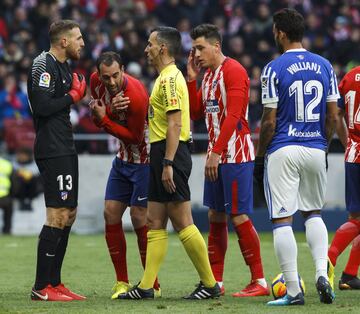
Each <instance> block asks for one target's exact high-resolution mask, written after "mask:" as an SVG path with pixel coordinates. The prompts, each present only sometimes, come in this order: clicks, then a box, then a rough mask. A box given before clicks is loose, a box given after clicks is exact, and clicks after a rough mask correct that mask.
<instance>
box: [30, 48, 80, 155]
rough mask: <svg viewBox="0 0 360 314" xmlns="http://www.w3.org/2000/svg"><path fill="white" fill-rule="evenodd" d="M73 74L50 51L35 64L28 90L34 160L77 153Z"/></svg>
mask: <svg viewBox="0 0 360 314" xmlns="http://www.w3.org/2000/svg"><path fill="white" fill-rule="evenodd" d="M71 84H72V72H71V69H70V66H69V65H68V63H67V62H64V63H61V62H59V61H57V60H56V58H55V57H54V56H53V55H52V54H51V53H49V52H42V53H41V54H40V55H39V56H38V57H36V58H35V59H34V61H33V63H32V66H31V70H30V73H29V76H28V82H27V88H28V97H29V101H30V107H31V111H32V114H33V120H34V126H35V131H36V139H35V148H34V155H35V159H44V158H52V157H60V156H66V155H74V154H76V150H75V144H74V139H73V132H72V125H71V122H70V105H71V104H72V103H73V100H72V98H71V96H70V95H68V94H67V92H68V91H69V90H70V89H71Z"/></svg>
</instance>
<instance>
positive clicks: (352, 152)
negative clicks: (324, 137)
mask: <svg viewBox="0 0 360 314" xmlns="http://www.w3.org/2000/svg"><path fill="white" fill-rule="evenodd" d="M339 91H340V94H341V96H342V99H341V101H340V102H339V107H340V108H339V115H340V117H341V119H340V121H339V122H340V123H338V125H337V130H336V131H337V133H338V135H339V138H340V140H341V143H342V144H343V145H344V147H345V148H346V151H345V198H346V209H347V210H348V211H349V218H348V221H347V222H345V223H344V224H342V225H341V226H340V227H339V228H338V229H337V231H336V233H335V236H334V239H333V240H332V242H331V245H330V248H329V251H328V256H329V260H330V262H331V264H332V266H335V265H336V261H337V258H338V256H339V255H340V254H341V253H342V252H343V251H344V250H345V248H346V247H347V246H348V245H349V244H350V243H351V242H352V248H351V252H350V257H349V260H348V262H347V265H346V267H345V269H344V271H343V273H342V276H341V279H340V281H339V289H342V290H343V289H344V290H345V289H360V279H359V278H358V277H357V273H358V270H359V265H360V195H359V189H360V66H358V67H356V68H354V69H352V70H351V71H349V72H348V73H347V74H346V75H345V76H344V78H343V79H342V80H341V82H340V84H339ZM345 121H346V124H345ZM330 269H331V270H332V269H333V267H330ZM333 273H334V272H333V271H331V272H330V273H328V275H329V279H330V280H331V281H332V282H331V283H332V284H333V281H334V276H333ZM330 275H332V276H330Z"/></svg>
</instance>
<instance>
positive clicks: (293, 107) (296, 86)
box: [261, 49, 340, 153]
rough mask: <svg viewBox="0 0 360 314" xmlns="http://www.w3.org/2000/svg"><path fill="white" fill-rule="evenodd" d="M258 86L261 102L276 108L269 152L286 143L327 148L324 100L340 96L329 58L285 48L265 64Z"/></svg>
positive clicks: (333, 99) (334, 99)
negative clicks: (259, 86) (284, 50)
mask: <svg viewBox="0 0 360 314" xmlns="http://www.w3.org/2000/svg"><path fill="white" fill-rule="evenodd" d="M261 89H262V95H261V98H262V103H263V105H264V106H265V107H270V108H277V112H276V115H277V117H276V130H275V135H274V137H273V139H272V141H271V143H270V144H269V146H268V150H267V152H268V153H271V152H274V151H275V150H277V149H279V148H280V147H283V146H287V145H301V146H306V147H313V148H319V149H323V150H325V149H326V147H327V141H326V133H325V118H326V103H327V102H332V101H337V99H338V98H339V97H340V96H339V91H338V86H337V81H336V75H335V73H334V70H333V68H332V66H331V64H330V63H329V61H327V60H326V59H325V58H323V57H321V56H319V55H316V54H314V53H311V52H309V51H307V50H305V49H291V50H288V51H286V52H285V53H284V54H282V55H281V56H280V57H279V58H277V59H275V60H273V61H271V62H270V63H268V64H267V65H266V66H265V68H264V69H263V72H262V75H261Z"/></svg>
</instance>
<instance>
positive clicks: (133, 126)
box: [90, 72, 150, 164]
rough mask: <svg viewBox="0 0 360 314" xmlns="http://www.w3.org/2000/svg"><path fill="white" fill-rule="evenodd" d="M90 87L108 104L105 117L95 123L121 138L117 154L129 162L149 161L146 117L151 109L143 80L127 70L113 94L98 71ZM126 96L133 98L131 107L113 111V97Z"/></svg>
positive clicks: (92, 78) (95, 95)
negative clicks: (134, 76)
mask: <svg viewBox="0 0 360 314" xmlns="http://www.w3.org/2000/svg"><path fill="white" fill-rule="evenodd" d="M90 88H91V95H92V97H93V98H94V99H99V100H101V101H102V103H103V104H105V105H106V106H105V108H106V113H105V115H104V117H103V118H102V120H98V119H94V122H95V124H96V125H97V126H98V127H101V128H104V130H105V131H106V132H107V133H109V134H111V135H113V136H115V137H116V138H118V139H119V144H120V147H119V152H118V154H117V157H118V158H119V159H121V160H123V161H126V162H129V163H140V164H147V163H149V149H150V146H149V130H148V123H147V119H145V118H144V114H145V117H146V112H147V111H144V109H146V108H147V106H148V102H149V101H148V99H149V97H148V95H147V92H146V90H145V88H144V86H143V85H142V83H141V82H140V81H138V80H137V79H135V78H133V77H132V76H130V75H128V74H125V73H124V75H123V80H122V86H120V90H119V91H118V92H117V94H115V95H112V94H111V91H109V90H108V89H107V88H106V87H105V84H104V83H103V82H102V81H101V80H100V78H99V74H98V72H94V73H93V74H92V75H91V78H90ZM125 91H126V95H125V94H124V92H125ZM124 97H128V98H129V99H131V107H130V108H129V109H128V110H120V111H117V112H112V111H111V106H110V104H111V103H112V101H113V99H114V100H115V101H119V99H120V98H124ZM145 99H147V100H146V101H145ZM144 104H146V107H145V106H144ZM146 110H147V109H146Z"/></svg>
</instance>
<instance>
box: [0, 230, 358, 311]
mask: <svg viewBox="0 0 360 314" xmlns="http://www.w3.org/2000/svg"><path fill="white" fill-rule="evenodd" d="M204 236H205V237H206V236H207V235H204ZM260 237H261V248H262V257H263V265H264V268H265V275H266V279H267V280H268V283H271V280H272V278H273V277H274V276H275V275H277V274H278V273H279V266H278V264H277V261H276V259H275V255H274V249H273V243H272V235H271V234H269V233H262V234H260ZM296 237H297V240H298V249H299V251H298V262H299V263H298V264H299V272H300V275H301V276H302V277H303V279H304V281H305V285H306V295H305V302H306V304H305V306H304V307H290V308H269V307H267V306H266V305H265V304H266V301H268V300H271V299H272V297H257V298H246V299H244V298H242V299H240V298H233V297H232V296H231V293H232V292H235V291H238V290H240V288H243V287H244V286H245V285H246V284H247V283H248V282H249V279H250V277H249V271H248V268H247V267H246V265H245V263H244V260H243V258H242V256H241V253H240V250H239V247H238V243H237V239H236V237H235V235H234V234H231V235H230V238H229V248H228V251H227V256H226V264H225V274H224V282H225V288H226V295H225V296H224V297H221V298H220V299H218V300H206V301H185V300H182V299H181V297H182V296H183V295H185V294H187V293H189V292H191V291H192V290H193V289H194V285H195V284H196V283H197V281H198V277H197V274H196V272H195V270H194V268H193V267H192V265H191V263H190V260H189V259H188V257H187V256H186V253H185V251H184V249H183V248H182V246H181V243H180V241H179V240H178V238H177V236H176V235H175V234H172V235H170V237H169V250H168V253H167V256H166V259H165V262H164V264H163V265H162V268H161V270H160V274H159V279H160V284H161V288H162V291H163V297H162V298H161V299H156V300H143V301H120V300H110V296H111V288H112V286H113V284H114V280H115V275H114V270H113V268H112V264H111V261H110V258H109V256H108V253H107V249H106V245H105V240H104V237H103V235H94V236H80V235H74V234H73V235H71V237H70V243H69V247H68V252H67V256H66V257H65V261H64V266H63V276H62V279H63V281H64V282H65V283H66V284H67V285H68V286H69V287H70V288H72V289H73V290H74V291H76V292H81V293H83V294H85V295H86V296H87V297H88V299H87V300H86V301H84V302H79V301H73V302H69V303H58V302H34V301H31V300H30V297H29V296H30V289H31V286H32V284H33V280H34V275H35V252H36V245H37V238H36V237H18V236H16V237H15V236H13V237H10V236H1V237H0V313H1V314H3V313H67V314H69V313H97V314H99V313H256V314H260V313H261V314H263V313H304V312H305V313H315V312H316V313H317V314H318V313H343V312H350V313H359V312H360V302H359V299H360V291H345V292H344V291H339V290H336V300H335V303H334V304H332V305H325V304H320V302H319V298H318V295H317V292H316V290H315V285H314V266H313V263H312V258H311V255H310V251H309V249H308V247H307V244H306V243H305V238H304V234H302V233H298V234H296ZM126 238H127V244H128V252H127V258H128V271H129V277H130V280H131V282H132V283H136V282H137V281H138V280H139V279H140V278H141V275H142V268H141V263H140V257H139V255H138V250H137V244H136V237H135V235H134V233H127V234H126ZM348 253H349V252H348V250H347V251H346V252H345V253H344V254H343V255H342V256H341V257H340V258H339V261H338V265H337V267H336V279H335V280H336V283H337V280H338V279H339V276H340V275H341V271H342V269H343V267H344V264H345V262H346V258H347V256H348Z"/></svg>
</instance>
